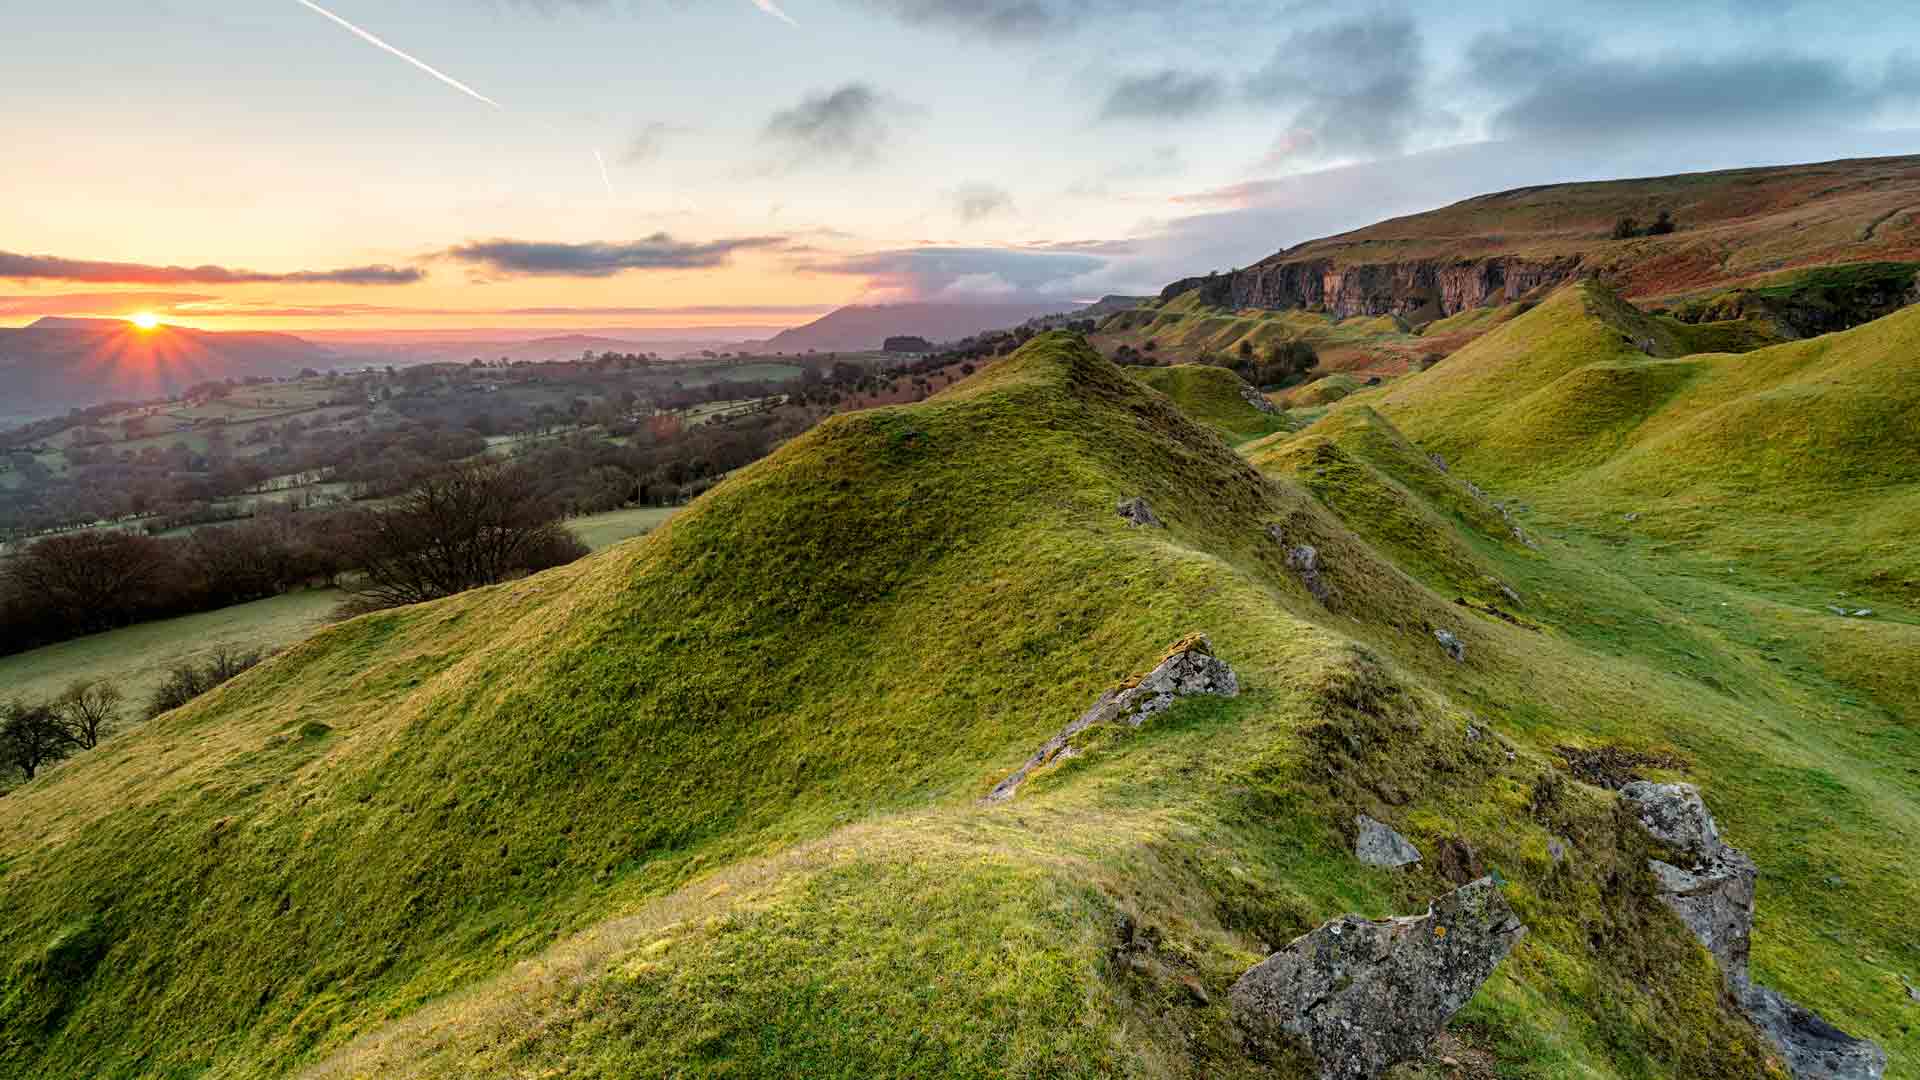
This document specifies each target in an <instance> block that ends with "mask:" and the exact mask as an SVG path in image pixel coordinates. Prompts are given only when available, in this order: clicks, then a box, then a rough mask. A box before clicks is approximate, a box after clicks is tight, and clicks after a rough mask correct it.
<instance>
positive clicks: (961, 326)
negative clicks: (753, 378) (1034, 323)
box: [760, 300, 1085, 353]
mask: <svg viewBox="0 0 1920 1080" xmlns="http://www.w3.org/2000/svg"><path fill="white" fill-rule="evenodd" d="M1084 306H1085V305H1083V304H1080V303H1077V302H1075V301H1071V300H1064V301H1025V302H1021V303H991V304H987V303H983V304H935V303H913V304H875V305H859V304H855V305H851V306H848V307H843V308H841V309H839V310H838V311H834V312H831V313H829V314H827V315H825V316H822V317H821V318H819V319H816V320H814V321H813V322H810V323H808V324H806V325H805V326H796V327H794V328H793V329H791V330H783V331H781V332H780V333H778V334H775V335H774V336H773V337H772V338H770V339H768V340H767V341H766V342H764V343H763V344H762V345H761V346H760V347H761V348H762V349H765V350H766V351H768V352H787V353H804V352H808V351H817V352H858V351H861V350H866V349H878V348H879V347H880V346H881V343H882V342H884V341H885V340H886V339H887V338H890V337H922V338H926V339H927V340H928V341H932V342H943V341H955V340H958V339H960V338H963V337H969V336H971V335H973V334H978V333H980V332H981V331H983V330H1005V329H1009V328H1012V327H1015V326H1019V325H1020V324H1021V323H1024V322H1026V321H1027V320H1028V319H1036V318H1039V317H1041V316H1044V315H1059V314H1062V313H1064V312H1069V311H1076V310H1078V309H1080V308H1081V307H1084Z"/></svg>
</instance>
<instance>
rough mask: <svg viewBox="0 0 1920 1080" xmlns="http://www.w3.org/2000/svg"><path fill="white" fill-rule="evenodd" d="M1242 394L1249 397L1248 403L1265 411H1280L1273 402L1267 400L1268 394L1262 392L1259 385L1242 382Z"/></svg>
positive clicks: (1270, 412)
mask: <svg viewBox="0 0 1920 1080" xmlns="http://www.w3.org/2000/svg"><path fill="white" fill-rule="evenodd" d="M1240 396H1241V397H1243V398H1246V399H1247V404H1249V405H1251V406H1253V407H1254V408H1256V409H1259V410H1260V411H1261V412H1263V413H1269V414H1273V413H1278V412H1279V411H1280V409H1279V408H1278V407H1277V406H1275V405H1274V403H1273V402H1271V401H1268V400H1267V395H1265V394H1263V393H1261V392H1260V390H1259V388H1258V387H1254V386H1249V385H1247V384H1246V383H1241V384H1240Z"/></svg>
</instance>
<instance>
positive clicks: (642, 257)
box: [441, 233, 786, 278]
mask: <svg viewBox="0 0 1920 1080" xmlns="http://www.w3.org/2000/svg"><path fill="white" fill-rule="evenodd" d="M785 245H786V241H785V240H784V239H783V238H780V237H775V236H750V237H742V238H737V239H730V240H711V241H708V242H706V243H686V242H682V241H679V240H675V239H674V238H673V237H671V236H668V235H667V234H666V233H654V234H653V235H652V236H649V237H646V238H645V239H643V240H637V241H634V242H633V243H629V244H606V243H588V244H559V243H539V242H534V241H527V240H483V241H478V242H475V243H471V244H462V245H460V246H458V247H452V248H448V249H447V250H446V251H444V252H441V254H442V255H443V256H444V257H446V258H449V259H453V260H455V261H457V262H463V263H467V264H468V265H471V266H476V267H480V268H481V269H484V270H488V271H491V272H493V273H496V274H502V275H506V276H509V277H581V278H604V277H612V276H614V275H615V274H621V273H625V272H627V271H629V270H698V269H704V268H707V267H713V266H721V265H723V264H725V263H726V262H727V261H728V260H729V259H731V258H732V257H733V254H734V253H735V252H737V251H748V250H753V249H756V248H777V247H784V246H785Z"/></svg>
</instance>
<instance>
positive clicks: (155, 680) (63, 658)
mask: <svg viewBox="0 0 1920 1080" xmlns="http://www.w3.org/2000/svg"><path fill="white" fill-rule="evenodd" d="M342 599H344V597H343V596H342V594H341V593H340V592H339V591H338V590H336V589H310V590H306V591H302V592H295V593H288V594H286V595H285V596H274V597H269V598H268V599H265V600H255V601H253V602H252V603H248V604H235V605H234V606H232V607H227V608H221V609H220V610H218V611H206V612H201V613H199V614H197V615H182V616H180V617H179V618H174V619H162V620H160V621H158V622H150V623H142V624H140V625H139V626H129V627H127V628H125V629H122V630H110V631H108V632H106V633H104V634H94V635H92V636H91V637H84V638H76V639H74V640H73V641H63V642H61V643H60V644H58V645H48V646H45V647H44V648H39V649H34V650H32V651H31V652H24V653H15V654H13V655H12V656H0V687H4V688H5V689H4V690H0V698H11V697H20V698H24V699H27V700H39V699H43V698H51V697H53V696H54V695H56V694H58V693H60V692H61V691H62V690H65V689H66V688H67V687H68V686H69V685H70V684H72V683H73V682H75V681H78V680H87V681H93V680H105V681H107V682H111V683H113V684H115V685H116V686H119V687H120V688H121V690H122V691H124V692H125V693H126V695H127V700H128V709H129V712H130V713H131V712H138V711H139V710H141V709H144V707H145V706H146V703H147V700H148V699H149V698H151V697H152V696H153V691H154V690H155V689H156V688H157V687H158V686H159V685H160V683H161V682H162V681H163V680H164V679H165V678H166V675H167V671H168V670H169V669H171V668H173V667H174V666H175V665H177V664H182V663H187V662H189V661H192V662H198V661H200V660H203V659H205V658H206V657H207V656H208V655H210V654H211V653H213V652H214V651H216V650H218V649H221V648H231V649H239V650H245V649H265V650H268V651H272V650H274V649H280V648H283V647H285V646H288V645H291V644H293V643H294V642H297V641H299V640H300V639H302V638H304V637H306V636H307V635H309V634H311V633H313V632H314V631H315V630H317V629H318V628H319V627H320V626H322V625H323V624H324V623H325V622H326V620H327V618H328V616H329V615H331V614H332V613H333V611H334V609H335V608H338V607H339V606H340V602H341V600H342Z"/></svg>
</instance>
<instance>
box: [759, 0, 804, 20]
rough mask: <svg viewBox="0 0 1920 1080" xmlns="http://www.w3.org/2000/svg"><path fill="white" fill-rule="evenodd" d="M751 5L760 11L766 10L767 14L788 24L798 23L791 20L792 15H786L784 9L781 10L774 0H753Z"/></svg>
mask: <svg viewBox="0 0 1920 1080" xmlns="http://www.w3.org/2000/svg"><path fill="white" fill-rule="evenodd" d="M753 6H754V7H757V8H759V9H760V10H761V11H764V12H766V13H767V14H769V15H771V16H773V17H774V18H776V19H779V20H780V21H781V22H784V23H786V24H787V25H788V26H799V25H800V24H799V23H797V22H794V21H793V17H792V16H790V15H788V14H787V13H786V12H784V11H781V10H780V5H779V4H777V3H775V2H774V0H753Z"/></svg>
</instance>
